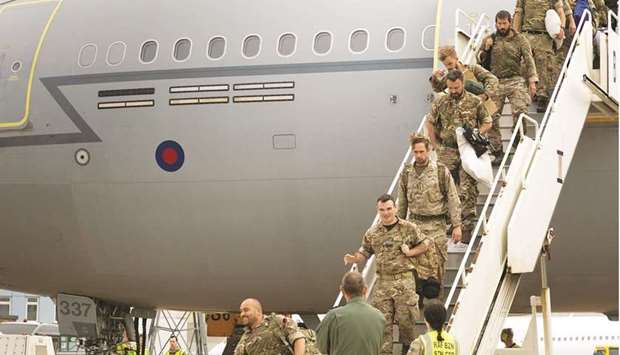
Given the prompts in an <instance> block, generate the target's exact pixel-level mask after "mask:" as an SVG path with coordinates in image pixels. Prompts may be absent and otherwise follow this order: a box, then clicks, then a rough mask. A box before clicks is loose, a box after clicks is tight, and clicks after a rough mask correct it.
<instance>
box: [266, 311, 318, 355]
mask: <svg viewBox="0 0 620 355" xmlns="http://www.w3.org/2000/svg"><path fill="white" fill-rule="evenodd" d="M284 319H286V320H288V321H290V322H293V320H290V319H287V318H284ZM268 328H269V330H271V331H272V332H273V334H275V335H276V336H277V337H278V338H279V339H280V340H281V341H282V343H283V344H284V345H285V346H286V348H287V349H288V351H289V352H290V355H293V354H294V353H295V351H294V350H293V346H292V344H291V343H289V341H288V339H287V338H286V334H284V324H283V323H282V322H280V321H279V320H278V317H277V316H276V314H275V313H272V314H271V315H270V316H269V326H268ZM300 331H301V333H302V334H303V335H304V337H305V339H306V352H305V355H321V353H320V352H319V349H318V346H317V344H316V333H315V332H314V330H312V329H305V328H300Z"/></svg>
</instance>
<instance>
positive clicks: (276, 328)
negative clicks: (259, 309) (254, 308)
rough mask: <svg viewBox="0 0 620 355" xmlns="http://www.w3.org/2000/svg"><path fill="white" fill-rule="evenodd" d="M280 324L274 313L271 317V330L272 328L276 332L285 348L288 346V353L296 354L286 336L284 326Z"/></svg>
mask: <svg viewBox="0 0 620 355" xmlns="http://www.w3.org/2000/svg"><path fill="white" fill-rule="evenodd" d="M278 323H279V322H278V317H277V316H276V314H275V313H272V314H271V315H269V328H271V329H272V330H273V331H274V333H275V335H276V336H277V337H278V338H279V339H280V341H282V343H283V344H284V346H286V348H287V349H288V351H290V352H291V355H292V354H294V353H295V351H294V350H293V347H292V346H291V344H290V343H289V342H288V340H287V339H286V336H284V330H283V329H282V326H283V324H278Z"/></svg>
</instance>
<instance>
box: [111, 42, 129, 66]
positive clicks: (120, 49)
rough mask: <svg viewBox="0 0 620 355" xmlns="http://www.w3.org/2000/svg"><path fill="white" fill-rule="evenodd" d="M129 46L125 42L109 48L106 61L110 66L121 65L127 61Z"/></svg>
mask: <svg viewBox="0 0 620 355" xmlns="http://www.w3.org/2000/svg"><path fill="white" fill-rule="evenodd" d="M126 50H127V45H126V44H125V43H123V42H114V43H112V44H111V45H110V47H108V54H107V56H106V60H107V62H108V65H112V66H114V65H119V64H121V63H122V62H123V60H124V59H125V52H126Z"/></svg>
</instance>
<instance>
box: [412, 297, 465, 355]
mask: <svg viewBox="0 0 620 355" xmlns="http://www.w3.org/2000/svg"><path fill="white" fill-rule="evenodd" d="M446 316H447V314H446V309H445V308H444V306H443V305H442V304H441V303H439V302H433V303H431V304H429V305H426V307H424V321H425V323H426V328H427V329H428V332H427V333H426V334H424V335H420V336H419V337H418V338H417V339H416V340H415V341H414V342H413V343H412V344H411V348H410V349H409V352H408V353H407V355H433V354H442V355H458V354H459V349H458V343H457V342H456V339H454V338H453V337H452V336H451V335H450V334H449V333H448V332H446V331H445V330H443V325H444V323H445V322H446Z"/></svg>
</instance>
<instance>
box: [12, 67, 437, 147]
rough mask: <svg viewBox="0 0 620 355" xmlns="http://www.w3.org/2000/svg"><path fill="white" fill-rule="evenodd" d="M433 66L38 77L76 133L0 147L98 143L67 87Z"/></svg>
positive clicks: (27, 138)
mask: <svg viewBox="0 0 620 355" xmlns="http://www.w3.org/2000/svg"><path fill="white" fill-rule="evenodd" d="M432 65H433V59H432V58H407V59H387V60H368V61H350V62H330V63H302V64H274V65H253V66H231V67H211V68H190V69H163V70H150V71H133V72H119V73H101V74H84V75H71V76H56V77H48V78H41V79H40V80H41V82H42V83H43V86H45V88H46V89H47V90H48V91H49V93H50V95H51V96H52V97H53V98H54V100H55V101H56V102H57V103H58V105H59V106H60V107H61V108H62V110H63V111H64V112H65V113H66V114H67V116H68V117H69V118H70V119H71V121H72V122H73V123H74V124H75V126H76V127H77V128H78V129H79V130H80V132H79V133H61V134H41V135H31V136H14V137H2V138H0V147H17V146H33V145H52V144H72V143H92V142H101V141H102V140H101V138H99V136H98V135H97V134H96V133H95V132H94V131H93V130H92V129H91V128H90V126H89V125H88V124H87V123H86V121H85V120H84V119H83V118H82V116H81V115H80V114H79V113H78V112H77V111H76V110H75V108H74V107H73V105H72V104H71V102H69V100H68V99H67V97H66V96H65V95H64V94H63V93H62V91H61V90H60V89H59V87H61V86H67V85H84V84H97V83H114V82H132V81H147V80H171V79H189V78H217V77H238V76H257V75H290V74H318V73H339V72H355V71H377V70H402V69H424V68H430V67H432Z"/></svg>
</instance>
